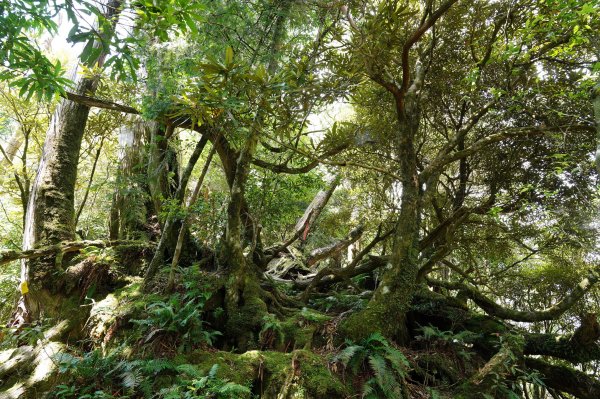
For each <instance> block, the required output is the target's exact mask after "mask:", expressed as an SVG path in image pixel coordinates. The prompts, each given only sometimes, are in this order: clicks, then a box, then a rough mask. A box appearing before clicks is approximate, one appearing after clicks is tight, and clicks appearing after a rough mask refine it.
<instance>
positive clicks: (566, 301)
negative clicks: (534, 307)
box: [427, 266, 600, 323]
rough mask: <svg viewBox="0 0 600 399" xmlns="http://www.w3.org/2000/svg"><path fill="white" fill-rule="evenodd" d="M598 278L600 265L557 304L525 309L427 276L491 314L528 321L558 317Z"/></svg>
mask: <svg viewBox="0 0 600 399" xmlns="http://www.w3.org/2000/svg"><path fill="white" fill-rule="evenodd" d="M598 280H600V266H596V267H595V268H593V269H590V270H589V273H588V277H586V278H584V279H583V280H581V282H580V283H579V284H578V285H577V286H576V287H575V288H574V289H573V290H572V291H571V292H570V293H569V294H567V295H566V296H565V297H564V298H563V299H562V300H560V301H559V302H558V303H556V304H555V305H553V306H551V307H549V308H547V309H544V310H539V311H523V310H514V309H508V308H505V307H503V306H501V305H498V304H497V303H496V302H494V301H493V300H491V299H490V298H488V297H486V296H485V295H483V294H482V293H481V292H479V291H478V290H477V289H476V288H475V287H473V286H471V285H467V284H464V283H456V282H448V281H439V280H434V279H431V278H427V282H428V283H429V284H431V285H434V286H438V287H443V288H446V289H449V290H460V291H461V292H462V293H463V294H464V295H466V296H467V297H468V298H470V299H471V300H473V302H475V304H477V306H479V307H480V308H481V309H483V311H485V312H486V313H487V314H489V315H490V316H496V317H499V318H501V319H505V320H514V321H521V322H528V323H531V322H536V321H543V320H554V319H556V318H557V317H559V316H560V315H562V314H563V313H565V312H566V311H567V310H569V309H570V308H571V307H572V306H573V305H575V303H576V302H577V301H578V300H580V299H581V298H582V297H583V296H584V295H585V294H586V292H588V291H589V290H590V289H591V288H592V287H593V286H594V285H595V284H596V283H597V282H598Z"/></svg>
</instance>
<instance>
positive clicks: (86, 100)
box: [63, 92, 140, 115]
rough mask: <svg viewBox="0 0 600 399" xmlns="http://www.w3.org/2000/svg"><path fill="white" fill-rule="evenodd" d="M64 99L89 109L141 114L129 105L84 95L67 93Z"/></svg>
mask: <svg viewBox="0 0 600 399" xmlns="http://www.w3.org/2000/svg"><path fill="white" fill-rule="evenodd" d="M63 97H64V98H66V99H67V100H70V101H73V102H75V103H78V104H83V105H87V106H88V107H95V108H102V109H109V110H111V111H118V112H124V113H126V114H135V115H139V114H140V111H138V110H137V109H135V108H133V107H130V106H128V105H122V104H117V103H114V102H112V101H108V100H101V99H99V98H95V97H90V96H85V95H82V94H75V93H71V92H66V93H65V95H64V96H63Z"/></svg>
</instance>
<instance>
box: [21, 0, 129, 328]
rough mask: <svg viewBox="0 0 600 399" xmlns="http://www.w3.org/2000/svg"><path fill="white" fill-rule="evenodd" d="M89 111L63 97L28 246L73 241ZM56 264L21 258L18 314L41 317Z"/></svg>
mask: <svg viewBox="0 0 600 399" xmlns="http://www.w3.org/2000/svg"><path fill="white" fill-rule="evenodd" d="M121 4H122V1H121V0H109V1H108V2H107V3H106V7H105V10H106V11H105V13H104V17H105V18H107V19H113V20H114V19H116V17H117V16H118V13H119V10H120V7H121ZM113 29H114V22H113ZM105 33H106V34H107V35H111V34H112V32H105ZM107 55H108V53H107V52H106V51H105V52H103V53H102V54H101V55H100V57H99V59H98V65H99V66H102V64H103V63H104V60H105V58H106V56H107ZM76 70H77V69H76V68H75V69H74V71H73V75H72V76H73V80H74V81H75V82H76V94H86V95H89V94H93V93H94V92H95V91H96V88H97V86H98V79H97V78H87V77H80V76H79V75H77V74H76ZM89 112H90V108H89V107H88V106H86V105H82V104H78V103H75V102H72V101H69V100H66V99H63V100H62V101H61V103H60V104H59V105H58V106H57V108H56V111H55V112H54V115H53V117H52V121H51V123H50V127H49V129H48V132H47V134H46V140H45V142H44V147H43V150H42V158H41V160H40V163H39V166H38V170H37V174H36V177H35V180H34V182H33V185H32V187H31V192H30V195H29V201H28V206H27V214H26V215H25V225H24V229H23V249H24V250H29V249H33V248H36V247H39V246H47V245H52V244H56V243H58V242H60V241H65V240H72V239H74V237H75V226H74V219H75V210H74V197H75V182H76V179H77V165H78V162H79V152H80V149H81V141H82V138H83V132H84V130H85V126H86V123H87V120H88V115H89ZM56 263H59V262H58V261H57V262H56ZM55 266H59V265H57V264H56V265H55V262H54V260H48V259H45V260H43V259H42V260H39V261H35V262H26V261H25V262H23V263H22V267H21V292H22V294H23V298H22V300H21V303H20V305H19V310H18V311H17V314H16V316H15V317H16V318H21V319H22V320H21V321H28V320H30V319H36V318H38V317H39V316H40V313H41V312H42V309H41V306H40V304H41V303H42V302H47V301H46V300H47V299H48V297H49V295H48V293H47V292H45V293H44V291H46V290H47V289H48V288H51V287H55V286H56V285H55V283H56V281H55V280H56V274H55V273H53V272H54V268H55ZM15 321H17V322H19V321H18V320H15Z"/></svg>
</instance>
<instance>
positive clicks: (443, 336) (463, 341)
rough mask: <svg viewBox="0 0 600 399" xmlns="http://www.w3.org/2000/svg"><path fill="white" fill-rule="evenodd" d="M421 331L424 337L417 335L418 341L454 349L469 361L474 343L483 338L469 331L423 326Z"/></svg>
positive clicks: (420, 328)
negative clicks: (444, 329) (443, 329)
mask: <svg viewBox="0 0 600 399" xmlns="http://www.w3.org/2000/svg"><path fill="white" fill-rule="evenodd" d="M419 330H420V332H421V334H422V335H417V336H416V337H415V339H416V340H417V341H428V342H432V343H434V345H440V346H446V347H454V348H456V349H457V352H456V353H457V354H458V355H459V356H461V357H462V358H463V359H464V360H469V359H470V358H471V356H472V355H473V352H471V350H470V349H471V348H472V346H473V343H474V342H475V341H476V340H477V339H479V338H481V334H477V333H474V332H471V331H469V330H463V331H458V332H453V331H442V330H440V329H439V328H437V327H435V326H431V325H429V326H421V327H419Z"/></svg>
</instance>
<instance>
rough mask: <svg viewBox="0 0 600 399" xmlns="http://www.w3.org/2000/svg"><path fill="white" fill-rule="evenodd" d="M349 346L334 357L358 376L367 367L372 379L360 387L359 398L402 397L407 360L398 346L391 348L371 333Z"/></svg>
mask: <svg viewBox="0 0 600 399" xmlns="http://www.w3.org/2000/svg"><path fill="white" fill-rule="evenodd" d="M347 344H348V346H347V347H346V348H344V349H343V350H341V351H340V352H339V353H338V354H337V355H335V356H334V357H333V361H334V362H336V363H340V364H341V365H342V366H344V368H347V369H350V371H351V372H352V374H354V375H357V374H358V373H359V371H361V370H368V372H369V373H370V375H371V376H372V378H370V379H368V380H367V381H366V382H365V383H364V385H363V387H362V398H364V399H370V398H387V399H392V398H399V397H401V396H402V386H403V383H404V378H405V377H406V374H407V372H408V368H409V362H408V360H407V359H406V357H405V356H404V355H403V354H402V352H400V351H399V350H398V349H396V348H395V347H393V346H392V345H391V344H390V343H389V342H388V341H387V340H386V339H385V337H383V336H382V335H381V334H379V333H375V334H371V335H370V336H368V337H367V338H365V339H363V340H362V341H360V342H358V343H356V344H352V343H350V342H347Z"/></svg>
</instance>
